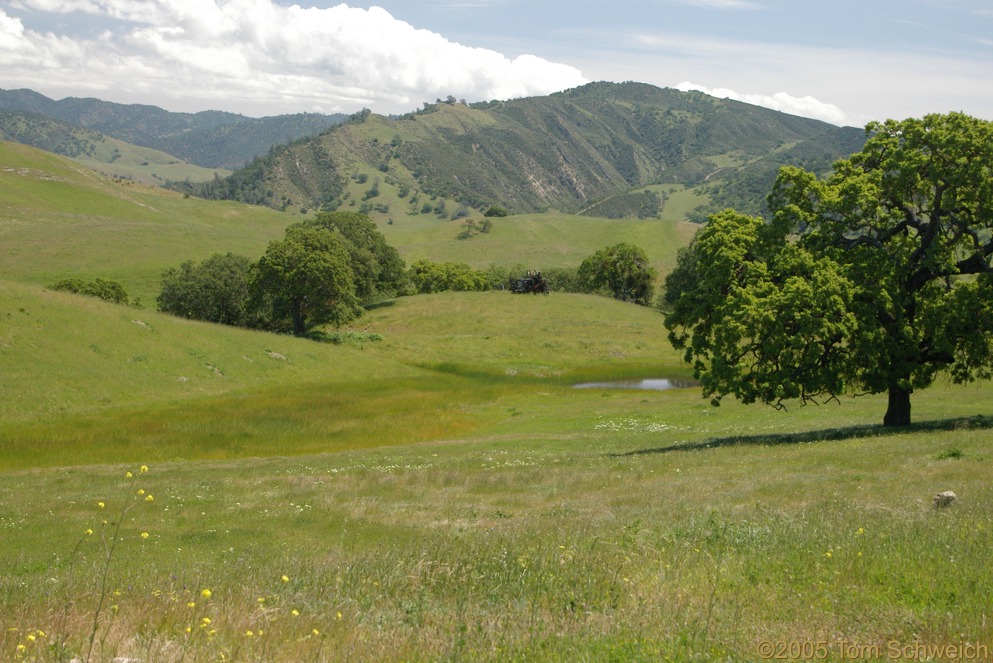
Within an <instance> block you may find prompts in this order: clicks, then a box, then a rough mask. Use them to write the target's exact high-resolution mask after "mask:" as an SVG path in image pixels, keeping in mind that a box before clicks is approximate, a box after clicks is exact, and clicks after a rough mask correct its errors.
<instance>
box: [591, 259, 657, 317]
mask: <svg viewBox="0 0 993 663" xmlns="http://www.w3.org/2000/svg"><path fill="white" fill-rule="evenodd" d="M655 276H656V273H655V270H654V269H652V267H651V266H650V265H649V264H648V256H647V255H645V252H644V251H642V250H641V249H640V248H638V247H637V246H634V245H632V244H625V243H621V244H615V245H614V246H611V247H608V248H605V249H601V250H600V251H597V252H596V253H595V254H593V255H592V256H590V257H589V258H587V259H586V260H584V261H583V262H582V264H581V265H580V266H579V272H578V275H577V278H578V280H579V283H580V284H581V286H582V287H583V289H584V290H586V291H587V292H597V291H606V292H609V293H610V295H611V296H613V297H614V298H615V299H620V300H622V301H625V302H634V303H636V304H641V305H644V306H648V305H649V304H650V303H651V301H652V295H653V293H654V292H655V285H654V281H655Z"/></svg>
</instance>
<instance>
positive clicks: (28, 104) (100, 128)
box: [0, 90, 345, 179]
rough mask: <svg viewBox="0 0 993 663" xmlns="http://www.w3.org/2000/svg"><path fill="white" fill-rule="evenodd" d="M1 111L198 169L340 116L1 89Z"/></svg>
mask: <svg viewBox="0 0 993 663" xmlns="http://www.w3.org/2000/svg"><path fill="white" fill-rule="evenodd" d="M0 109H7V110H11V111H21V112H28V113H33V114H36V115H41V116H43V117H47V118H49V119H54V120H59V121H61V122H65V123H67V124H70V125H74V126H76V127H79V128H83V129H89V130H91V131H95V132H99V133H102V134H106V135H107V136H110V137H112V138H117V139H119V140H122V141H125V142H127V143H133V144H135V145H140V146H143V147H148V148H152V149H155V150H158V151H160V152H165V153H167V154H171V155H174V156H175V157H177V158H179V159H180V160H182V161H186V162H189V163H191V164H194V165H197V166H201V167H203V168H209V169H226V170H232V169H234V168H237V167H240V166H242V165H244V164H245V163H246V162H248V161H249V160H250V159H252V158H253V157H256V156H259V155H263V154H265V153H266V152H268V150H269V148H270V147H272V146H273V145H279V144H283V143H288V142H290V141H293V140H297V139H299V138H303V137H305V136H310V135H314V134H317V133H319V132H321V131H323V130H325V129H327V128H329V127H332V126H334V125H336V124H338V123H339V122H341V121H342V120H343V119H344V118H345V116H344V115H341V114H336V115H322V114H318V113H297V114H292V115H277V116H271V117H262V118H252V117H247V116H244V115H238V114H236V113H225V112H222V111H203V112H200V113H173V112H170V111H166V110H164V109H162V108H158V107H157V106H149V105H144V104H116V103H112V102H109V101H102V100H99V99H91V98H87V99H80V98H75V97H68V98H66V99H61V100H59V101H55V100H53V99H49V98H48V97H46V96H44V95H42V94H39V93H37V92H34V91H32V90H0ZM36 146H37V147H43V146H41V145H36ZM45 149H48V148H45ZM60 154H66V155H67V156H76V155H73V154H68V153H64V152H60ZM175 179H183V178H175Z"/></svg>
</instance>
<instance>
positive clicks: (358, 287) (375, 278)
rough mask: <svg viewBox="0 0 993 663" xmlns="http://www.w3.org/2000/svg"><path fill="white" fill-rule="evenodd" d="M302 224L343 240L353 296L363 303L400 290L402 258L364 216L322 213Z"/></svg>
mask: <svg viewBox="0 0 993 663" xmlns="http://www.w3.org/2000/svg"><path fill="white" fill-rule="evenodd" d="M306 224H307V225H310V226H314V227H318V228H326V229H327V230H331V231H333V232H335V233H337V234H338V235H339V236H340V237H341V238H342V239H343V240H344V242H345V246H346V248H347V249H348V254H349V258H350V260H351V266H352V272H353V273H354V281H355V294H356V296H358V298H359V300H360V301H361V302H362V303H363V304H370V303H373V302H376V301H378V300H381V299H384V298H388V297H394V296H396V295H397V294H398V293H399V292H401V291H402V290H403V289H404V286H405V283H406V271H405V265H404V262H403V259H402V258H401V257H400V254H399V253H398V252H397V250H396V249H395V248H393V247H392V246H390V245H389V244H388V243H387V242H386V238H385V237H384V236H383V234H382V233H381V232H379V229H378V228H377V227H376V224H375V222H373V220H372V219H370V218H369V217H368V216H366V215H365V214H357V213H355V212H324V213H321V214H318V215H317V216H315V217H314V218H313V219H312V220H310V221H307V222H306Z"/></svg>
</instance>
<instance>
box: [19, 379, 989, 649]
mask: <svg viewBox="0 0 993 663" xmlns="http://www.w3.org/2000/svg"><path fill="white" fill-rule="evenodd" d="M597 398H601V397H599V396H598V397H597ZM618 398H621V397H618ZM612 399H613V397H611V396H609V395H604V396H603V397H602V398H601V400H603V401H605V404H604V405H602V406H601V407H602V408H605V409H604V410H603V411H601V412H600V413H598V414H596V413H592V412H591V413H590V414H591V417H590V418H589V419H586V422H587V424H586V425H587V426H588V427H589V429H590V431H589V434H588V435H582V436H579V437H575V436H572V437H557V436H546V435H542V434H538V435H536V436H534V437H533V438H531V439H520V438H518V439H514V440H510V441H504V440H502V439H501V438H499V437H498V438H494V439H493V440H490V441H476V442H465V443H460V444H428V445H418V446H410V447H402V448H391V449H379V450H358V451H352V452H345V453H339V454H329V455H320V456H309V457H298V458H274V459H267V460H262V459H255V460H243V461H224V462H197V463H175V464H170V463H159V464H155V465H152V466H151V471H150V472H148V473H147V474H146V475H143V477H142V487H143V488H144V489H145V490H147V492H148V494H154V502H149V503H147V504H145V503H143V504H142V508H140V509H134V510H133V511H131V512H129V513H128V517H127V518H126V519H125V520H124V522H123V523H122V527H121V543H120V545H119V546H118V547H117V549H116V551H115V557H114V562H113V565H112V567H111V572H110V575H109V579H108V585H107V587H108V593H107V596H108V598H109V601H110V608H109V610H108V611H105V612H104V615H105V618H104V617H101V619H100V626H99V629H98V631H97V636H96V643H97V645H96V646H95V648H94V653H93V660H108V659H110V658H112V657H114V656H127V657H132V658H138V659H141V660H147V661H153V660H154V661H213V660H221V659H224V660H239V661H265V660H272V661H307V660H314V661H325V660H326V661H332V660H521V661H524V660H527V661H532V660H561V661H566V660H569V661H573V660H625V661H627V660H645V661H649V660H651V661H657V660H689V659H693V660H737V661H752V660H758V659H759V655H758V649H757V647H758V645H759V643H760V642H763V641H775V642H793V641H796V642H825V643H827V650H826V651H827V653H828V658H827V660H847V659H848V658H850V657H848V656H846V652H847V653H848V654H850V653H851V650H850V649H848V650H845V649H843V647H844V646H845V643H856V644H859V645H864V646H866V647H869V646H882V647H883V651H886V649H885V647H886V646H887V643H890V642H897V643H904V644H907V645H912V644H913V643H918V642H919V643H926V644H929V645H942V644H958V643H962V642H973V643H985V644H988V645H991V646H993V625H991V624H990V623H989V616H990V615H989V597H990V596H991V595H993V574H991V573H990V572H989V570H988V554H989V551H990V550H991V549H993V508H991V507H993V486H991V485H990V484H989V482H988V480H987V477H988V476H989V475H990V469H991V462H993V461H991V455H990V449H989V443H988V440H989V436H990V430H989V428H988V427H986V424H985V423H984V421H985V420H975V421H974V423H970V421H972V420H969V419H961V420H958V421H959V423H958V424H956V425H950V426H948V427H947V428H948V430H940V431H935V430H933V429H924V430H921V431H919V432H915V431H913V430H911V431H902V432H895V433H892V434H883V435H877V436H872V437H865V436H861V435H859V434H858V433H857V431H855V432H854V433H853V434H852V435H849V436H840V437H841V438H842V439H837V440H833V441H817V436H811V437H808V438H797V439H792V438H784V437H782V435H781V433H782V421H783V420H782V419H780V418H775V417H769V415H767V414H766V413H767V411H764V410H754V409H745V408H742V409H729V410H728V411H727V414H725V411H724V409H723V408H722V409H721V410H718V411H716V414H714V415H712V417H711V418H710V420H709V422H708V424H707V431H706V432H705V433H703V434H696V433H694V432H693V431H688V430H686V424H687V422H688V421H689V418H688V417H685V416H683V417H681V416H680V415H672V416H668V415H666V414H663V413H661V412H660V411H659V410H658V409H657V408H656V409H655V410H654V411H655V413H656V414H655V417H654V420H651V419H649V417H648V415H647V414H646V412H647V411H648V410H647V409H646V410H645V411H642V412H637V411H636V408H632V407H631V401H630V400H627V401H624V403H625V405H624V407H623V408H620V407H619V408H617V409H616V410H613V411H610V410H609V407H610V403H611V401H612ZM939 400H940V398H939ZM592 401H593V399H592V398H589V400H587V401H586V403H587V405H588V406H589V404H590V403H592ZM676 402H679V401H678V400H677V401H676ZM646 407H647V406H646ZM591 409H592V408H591ZM922 409H924V408H922ZM824 412H825V411H821V412H816V411H815V412H814V413H813V414H810V415H807V414H805V415H804V416H803V417H802V418H800V420H801V421H805V422H806V424H807V425H811V424H812V427H811V429H812V430H816V429H822V430H829V429H828V428H825V424H829V425H830V424H833V422H834V421H835V417H836V416H837V415H835V414H831V413H830V411H828V413H829V416H828V417H827V418H825V415H824ZM535 421H537V420H535ZM577 422H578V420H577ZM770 422H775V423H770ZM952 423H954V422H952ZM736 429H744V430H748V431H749V432H750V433H752V434H755V435H756V436H757V438H756V439H748V440H744V441H742V442H741V443H739V444H737V445H735V446H725V445H722V444H718V443H719V442H720V441H721V440H723V439H727V440H731V439H732V438H729V437H722V436H724V435H727V433H721V432H720V431H724V430H726V431H727V432H728V433H733V432H734V431H735V430H736ZM795 432H799V431H798V430H797V431H795ZM762 435H766V436H767V437H766V442H770V441H772V442H774V441H777V440H778V442H779V443H776V444H768V443H763V440H762V439H760V438H761V437H762ZM675 438H685V439H684V440H683V442H684V443H685V444H684V448H688V449H694V448H695V450H670V451H662V449H665V448H666V447H667V445H666V444H665V442H667V441H676V439H675ZM708 440H709V441H711V442H713V443H714V444H713V445H712V446H711V447H710V448H706V447H705V446H704V445H698V446H696V447H694V446H692V445H693V444H694V441H699V442H706V441H708ZM687 445H688V446H687ZM952 448H954V449H955V450H956V453H954V454H948V453H947V451H948V449H952ZM632 452H638V453H632ZM121 477H122V468H119V467H116V466H115V467H99V466H98V467H91V468H81V469H63V470H35V471H31V472H21V473H8V474H6V475H3V476H2V477H0V505H2V506H0V528H2V529H3V531H4V537H3V538H2V539H0V578H2V580H0V615H2V617H0V628H2V632H0V656H3V657H8V658H10V659H12V660H17V659H18V657H20V658H21V659H22V660H55V658H56V657H55V655H54V651H55V650H53V649H49V648H48V647H47V645H48V644H49V643H52V642H55V641H58V640H61V639H64V641H65V643H66V646H67V650H66V651H67V652H68V653H73V655H83V654H85V649H86V644H87V637H88V634H89V626H90V624H91V623H92V621H93V616H94V611H95V610H96V606H97V605H98V604H99V597H100V591H101V590H100V573H99V570H100V568H101V563H102V560H103V559H104V556H103V555H104V550H103V549H102V548H101V546H99V545H97V542H96V541H94V540H92V539H90V540H88V541H87V542H86V545H83V546H81V547H80V550H79V551H78V553H77V558H75V559H70V553H71V547H72V546H71V543H68V544H67V543H66V542H71V541H75V540H76V539H78V538H79V536H80V535H81V534H82V532H84V531H85V530H86V529H87V528H94V529H96V527H95V525H98V524H99V522H100V520H101V518H102V510H101V509H100V508H99V506H98V503H99V502H101V501H103V502H105V503H106V504H107V505H108V508H109V507H110V505H111V504H113V503H114V501H115V500H117V501H120V500H122V499H124V498H125V497H126V496H127V493H128V491H130V488H129V487H128V484H127V482H126V480H124V479H122V478H121ZM943 489H953V490H955V491H956V492H957V493H958V494H959V496H960V497H961V501H960V502H959V503H958V504H956V505H955V506H954V507H952V508H951V509H947V510H940V511H939V510H935V509H934V508H933V507H932V506H931V502H930V498H931V495H933V493H934V492H936V491H937V490H943ZM15 496H16V499H15ZM143 532H147V533H148V535H149V536H148V537H147V538H142V533H143ZM205 590H207V591H205ZM63 615H65V617H64V618H63V617H62V616H63ZM60 624H64V626H59V625H60ZM39 633H43V634H44V635H39ZM28 636H32V638H33V639H31V638H29V637H28ZM20 647H23V649H20Z"/></svg>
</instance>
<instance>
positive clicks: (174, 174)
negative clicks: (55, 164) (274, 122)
mask: <svg viewBox="0 0 993 663" xmlns="http://www.w3.org/2000/svg"><path fill="white" fill-rule="evenodd" d="M0 140H10V141H14V142H17V143H22V144H24V145H30V146H32V147H37V148H40V149H42V150H45V151H48V152H53V153H55V154H60V155H63V156H67V157H70V158H72V159H74V160H75V161H77V162H78V163H81V164H83V165H84V166H87V167H89V168H93V169H94V170H96V171H98V172H101V173H103V174H105V175H108V176H110V177H114V178H118V179H128V180H134V181H136V182H142V183H144V184H154V185H159V186H161V185H163V184H165V183H167V182H168V181H170V180H181V181H191V182H204V181H209V180H213V179H214V178H215V177H220V176H226V175H230V174H231V171H229V170H224V169H220V168H204V167H201V166H196V165H193V164H190V163H187V162H186V161H183V160H182V159H179V158H178V157H175V156H173V155H171V154H166V153H165V152H161V151H159V150H154V149H152V148H150V147H141V146H140V145H133V144H131V143H127V142H125V141H123V140H119V139H117V138H111V137H110V136H107V135H105V134H102V133H100V132H98V131H93V130H91V129H84V128H82V127H79V126H76V125H73V124H69V123H68V122H62V121H61V120H53V119H51V118H48V117H45V116H43V115H38V114H36V113H30V112H22V111H11V110H0Z"/></svg>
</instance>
